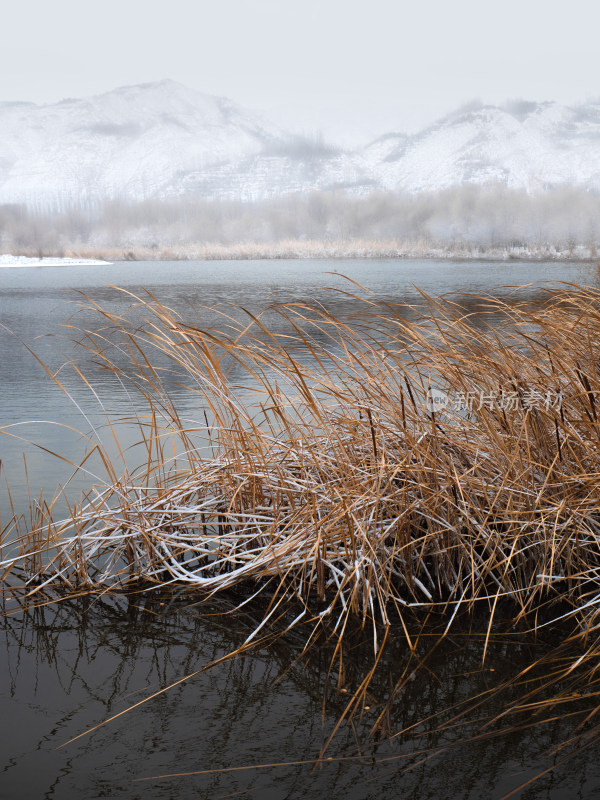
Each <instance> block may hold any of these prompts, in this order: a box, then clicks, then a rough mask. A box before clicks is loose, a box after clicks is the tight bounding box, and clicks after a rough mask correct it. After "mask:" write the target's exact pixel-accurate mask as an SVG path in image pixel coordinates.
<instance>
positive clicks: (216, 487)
mask: <svg viewBox="0 0 600 800" xmlns="http://www.w3.org/2000/svg"><path fill="white" fill-rule="evenodd" d="M137 299H138V301H139V302H141V303H143V304H144V305H145V310H146V311H147V317H148V324H147V325H146V326H144V328H143V329H141V328H140V329H137V330H131V329H130V328H128V326H127V324H126V323H125V322H123V321H122V320H120V319H118V318H116V317H113V316H112V315H111V314H110V313H109V312H107V311H101V313H102V314H103V315H104V317H105V319H106V322H107V326H112V328H113V334H114V331H115V330H118V332H119V334H120V345H119V347H120V350H121V352H124V351H126V352H127V353H128V357H129V359H130V364H129V367H128V368H127V370H126V371H127V372H128V374H129V375H130V376H134V378H135V381H136V382H137V384H138V387H139V388H140V390H141V391H142V392H143V393H144V395H145V397H146V399H147V401H148V404H149V408H150V412H151V415H150V419H151V421H150V422H149V423H148V424H147V425H146V426H144V425H142V424H141V423H140V424H141V429H142V430H143V431H144V439H145V445H146V448H147V460H146V465H145V467H144V469H143V470H142V471H139V470H138V471H137V472H135V473H131V472H126V473H125V474H123V475H118V474H117V473H116V472H115V471H114V468H112V467H111V465H110V464H108V461H107V459H106V457H105V461H106V463H107V466H108V467H109V473H110V474H111V475H112V482H111V483H110V485H107V486H106V487H100V488H96V489H95V490H94V492H91V493H89V494H88V495H87V496H86V498H85V499H84V500H83V501H82V502H81V503H80V504H78V505H77V506H75V507H73V510H72V514H71V516H70V517H69V518H67V519H64V520H58V521H57V520H54V519H53V518H52V513H51V509H52V504H50V505H49V506H48V507H47V508H46V510H45V511H44V512H42V511H40V509H43V508H44V506H43V504H37V505H36V508H37V509H38V511H37V520H36V521H35V524H34V525H32V526H30V530H28V531H27V532H25V533H23V534H20V535H19V536H17V537H16V541H15V542H12V543H10V542H7V541H6V538H8V537H5V541H4V542H3V544H4V553H5V555H6V554H7V553H10V556H9V557H5V559H4V561H3V562H2V564H1V567H2V570H3V573H4V576H5V579H6V578H7V577H8V575H9V574H12V575H13V576H18V577H19V578H20V579H22V580H24V582H25V583H26V584H27V585H31V586H32V590H33V591H35V590H36V588H35V587H37V588H38V589H39V587H40V586H47V585H55V586H57V587H58V586H60V587H61V588H63V589H64V588H66V589H70V590H77V591H80V590H81V589H82V588H84V587H88V588H102V589H103V590H111V589H114V590H118V591H122V590H124V589H126V588H127V587H128V586H130V585H131V584H132V583H133V582H135V583H136V585H138V584H139V582H140V581H142V582H147V583H148V584H152V585H159V586H165V585H169V584H185V585H187V586H189V587H190V588H194V589H198V590H201V591H204V592H208V593H210V594H214V593H216V592H219V591H223V590H229V589H232V588H241V589H242V590H243V592H244V593H245V594H246V595H247V597H248V598H249V597H251V596H253V595H254V594H255V593H257V592H265V593H267V594H268V596H269V598H270V608H269V612H268V614H267V619H268V618H275V617H276V616H277V615H280V614H281V613H282V612H283V609H284V608H288V607H289V602H288V601H290V600H293V601H294V602H295V603H296V605H297V612H298V613H297V615H296V617H295V621H299V620H300V619H306V618H307V617H308V616H314V615H317V617H318V618H321V619H322V618H325V617H330V618H333V619H334V627H335V628H336V629H337V630H339V631H342V630H343V628H344V625H345V624H346V620H347V618H348V617H349V616H358V617H359V618H360V619H361V620H362V621H363V622H366V621H367V620H370V621H371V622H373V623H374V627H373V630H374V632H375V635H376V631H377V624H378V623H382V624H383V625H384V626H388V625H390V624H391V623H392V622H393V621H400V622H401V620H402V614H403V609H405V608H406V607H407V606H411V607H415V606H417V607H419V606H430V605H432V604H438V605H441V606H443V607H444V608H446V609H447V610H448V611H449V612H450V613H456V611H457V610H458V609H459V608H472V607H473V604H474V603H476V602H479V601H482V602H485V603H487V604H488V605H489V606H490V608H491V609H492V611H493V609H494V608H495V607H496V605H497V603H498V602H499V601H500V600H505V599H507V598H509V599H510V600H511V601H512V603H513V604H514V608H515V616H516V618H517V619H519V618H521V617H526V616H528V615H531V614H534V613H537V612H539V611H540V609H542V608H545V607H548V606H552V605H553V604H555V605H556V603H557V601H560V602H561V603H562V604H561V605H557V606H556V608H557V611H556V615H555V616H564V615H565V614H567V615H575V616H576V617H577V619H578V621H579V622H580V623H582V624H584V625H585V626H587V627H588V628H589V627H590V626H595V624H596V618H597V609H598V602H599V601H600V588H599V583H600V582H599V573H598V569H599V566H600V564H599V561H600V559H599V555H600V551H599V543H600V538H599V537H600V512H599V508H600V469H599V463H600V462H599V450H598V448H599V444H600V425H599V422H598V415H599V414H600V393H599V389H600V364H599V360H598V357H597V352H596V350H597V342H598V341H600V302H599V301H600V295H599V294H598V293H597V292H596V291H594V290H592V289H586V288H583V287H570V290H567V289H563V290H562V291H561V292H560V293H556V294H554V295H552V294H549V295H548V302H547V303H546V304H544V306H540V307H538V308H534V309H532V308H530V307H528V306H526V305H518V304H517V305H514V306H508V305H506V304H503V303H502V302H501V301H499V300H492V299H489V300H485V301H483V300H482V301H481V304H482V305H481V308H480V313H479V314H478V315H477V316H472V315H471V314H469V313H467V312H466V310H465V309H464V308H461V307H459V306H456V305H454V304H452V303H451V302H450V301H445V300H441V299H438V300H434V299H432V298H427V302H428V304H429V313H427V314H426V315H424V316H423V317H422V318H421V319H418V320H417V319H415V320H412V321H410V322H409V321H407V319H406V318H405V317H404V316H402V315H401V314H400V313H398V312H397V310H395V309H393V308H389V307H388V308H386V307H383V306H381V305H377V304H375V303H373V302H372V301H369V300H368V299H366V300H363V303H364V304H365V310H366V311H368V312H369V316H368V317H367V318H364V317H363V319H362V321H361V322H357V323H356V324H354V325H350V324H348V323H344V322H342V321H340V320H338V319H335V318H334V317H333V316H331V315H330V314H329V313H328V312H327V311H326V310H325V309H323V308H311V307H309V306H308V305H305V304H302V303H295V304H289V305H286V306H281V307H277V308H275V309H271V311H275V313H277V314H278V315H280V316H281V317H284V318H285V320H286V322H287V332H286V333H285V334H282V333H280V334H276V333H272V332H270V331H269V330H268V329H267V328H266V327H265V326H264V325H263V323H262V322H261V320H260V318H254V317H252V316H250V317H248V319H247V320H244V321H242V322H240V321H239V320H238V321H236V320H235V319H233V318H224V323H226V326H225V327H226V330H225V332H223V331H221V332H219V333H217V332H215V331H203V330H200V329H199V328H198V327H196V326H193V325H190V324H187V323H186V322H185V321H183V320H182V319H180V318H178V317H177V315H176V314H174V313H173V312H171V311H170V310H169V309H168V308H165V307H164V306H162V305H161V304H160V303H158V302H156V301H154V300H153V299H152V298H150V297H148V298H146V299H145V300H141V299H140V298H137ZM486 315H491V316H492V317H493V324H491V323H490V324H489V325H488V324H487V323H486V321H485V320H486ZM499 320H501V322H499ZM85 346H86V347H88V348H89V349H90V350H92V351H93V353H94V355H95V357H96V358H97V359H99V360H101V361H102V362H103V363H104V365H105V366H106V367H107V368H108V369H111V370H113V371H115V372H117V373H119V374H122V373H123V371H124V369H125V368H124V367H123V366H117V365H116V363H114V361H111V355H110V353H111V348H110V347H108V346H107V333H106V332H104V333H102V334H93V333H90V334H89V335H88V337H87V341H86V345H85ZM152 348H158V349H159V350H160V351H161V352H162V354H163V355H166V356H168V357H169V358H170V359H171V360H172V361H173V363H174V364H175V365H177V367H178V369H180V370H181V369H183V370H184V371H185V374H186V376H187V382H188V385H189V391H190V392H194V393H196V394H197V397H198V408H199V409H203V412H204V419H205V420H206V421H205V423H204V424H202V425H200V424H197V425H192V426H189V425H188V426H187V427H186V425H185V424H183V423H182V422H181V420H180V419H179V417H178V413H177V410H176V408H175V407H174V405H173V403H172V402H171V401H170V399H169V397H168V395H167V393H166V391H165V389H164V387H163V385H162V383H161V378H160V373H159V371H158V370H156V369H155V368H154V367H153V366H152V356H151V351H152ZM233 368H235V374H236V382H237V383H241V384H245V385H247V386H250V387H251V393H252V395H253V397H252V401H251V402H250V401H249V400H248V398H243V397H242V396H241V393H240V391H239V390H238V389H236V387H235V386H233V385H232V382H231V380H230V374H231V372H232V369H233ZM240 373H241V374H242V377H241V378H240ZM432 381H433V382H434V383H435V386H436V387H438V388H442V389H444V390H445V391H446V392H447V393H449V394H450V395H451V396H452V397H454V398H459V397H461V398H463V399H464V398H468V399H474V402H473V405H472V407H470V408H467V409H462V410H461V409H455V408H453V407H452V405H450V406H449V407H448V408H445V409H444V408H441V407H438V408H437V410H436V408H435V407H434V408H432V409H431V410H428V408H427V407H426V403H425V398H426V395H427V391H428V388H429V386H430V383H431V382H432ZM549 393H550V395H551V397H552V402H551V403H548V397H549ZM559 393H560V394H559ZM560 397H562V402H560ZM494 398H496V399H494ZM557 398H558V400H557ZM479 406H481V407H479ZM203 412H202V411H201V412H200V414H199V416H202V413H203ZM167 434H169V435H171V436H172V435H175V436H176V439H177V441H178V442H179V443H180V446H181V449H182V451H183V452H184V453H185V462H184V466H183V467H181V462H180V466H179V468H177V467H173V468H171V469H169V468H168V462H167V459H166V458H165V452H164V443H165V437H166V436H167ZM15 547H17V548H18V552H15ZM565 603H566V604H567V605H565Z"/></svg>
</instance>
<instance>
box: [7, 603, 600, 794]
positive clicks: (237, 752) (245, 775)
mask: <svg viewBox="0 0 600 800" xmlns="http://www.w3.org/2000/svg"><path fill="white" fill-rule="evenodd" d="M190 605H191V604H190V600H189V598H188V599H187V602H183V601H181V600H180V601H179V602H178V603H177V602H176V603H170V602H169V601H168V600H166V598H164V597H162V598H156V597H154V598H153V597H148V596H141V597H137V598H130V599H129V600H123V601H115V600H109V599H106V598H101V597H100V598H85V599H82V600H80V601H74V602H73V601H71V602H63V603H60V604H51V605H48V606H44V607H41V608H38V609H35V610H32V611H29V612H27V613H25V614H23V613H14V614H13V613H11V611H10V606H11V603H7V604H6V609H5V613H6V615H7V616H6V617H5V620H4V625H3V631H2V636H3V645H2V649H3V663H4V667H3V670H2V673H3V677H2V688H1V692H0V715H1V716H0V718H1V719H2V722H3V724H2V726H1V727H0V754H1V755H0V797H3V798H4V797H5V798H13V797H27V798H38V797H39V798H42V797H43V798H57V799H58V798H69V800H70V799H71V798H81V797H85V798H100V797H111V798H113V797H114V798H127V799H128V800H134V798H135V800H137V799H138V798H140V800H141V798H143V797H152V798H207V800H209V799H210V800H216V798H226V797H231V796H239V797H248V798H256V800H260V799H261V798H265V799H266V800H283V798H286V799H289V800H295V799H296V798H297V799H298V800H299V799H300V798H325V797H330V798H350V800H366V799H367V798H369V799H370V798H372V799H373V800H375V799H376V798H383V799H384V800H386V799H387V798H390V799H391V798H397V797H403V798H414V799H415V800H421V798H431V799H432V800H433V798H435V799H436V800H451V799H453V798H465V800H466V799H467V798H469V799H471V798H472V799H473V800H475V798H481V797H486V798H500V797H502V796H504V795H505V794H507V793H509V792H510V791H512V790H514V789H516V788H517V787H519V786H521V785H522V784H524V783H526V782H527V781H528V780H530V779H531V778H534V777H536V776H537V775H539V774H540V773H542V772H543V771H544V770H546V769H547V768H548V767H549V766H552V764H553V763H558V762H559V761H560V760H561V758H562V757H563V756H564V753H561V754H560V756H554V757H549V756H548V753H549V752H550V751H551V750H552V748H553V747H556V746H558V745H560V744H561V743H562V741H563V740H564V739H565V738H566V736H567V735H568V733H569V732H570V731H571V730H572V729H573V728H574V727H575V721H574V720H573V719H572V718H571V717H569V718H564V719H561V718H560V714H559V716H558V718H555V719H553V720H551V721H550V722H547V723H545V724H539V723H540V720H539V719H538V724H533V723H535V720H534V719H532V718H531V716H528V715H527V714H521V715H516V716H514V715H513V716H512V717H510V718H509V719H505V720H503V721H501V722H499V723H495V724H492V725H486V722H487V720H488V719H489V718H491V717H493V716H494V715H495V714H499V713H501V712H502V711H503V710H504V709H505V707H506V705H507V704H509V703H511V702H515V701H516V700H518V699H519V698H520V697H521V696H522V695H523V694H525V691H524V689H525V688H527V689H529V690H531V688H532V687H533V685H534V683H535V682H534V681H533V680H531V678H530V680H529V682H528V684H527V685H526V686H525V687H524V686H523V684H522V683H521V684H519V685H516V686H514V685H513V686H510V687H509V688H508V689H507V690H505V691H503V692H497V693H496V692H494V691H491V690H494V689H495V687H497V686H498V685H500V684H501V683H502V682H503V681H505V680H506V681H510V679H512V678H514V676H515V675H516V673H517V672H518V671H519V668H520V665H525V664H530V663H532V662H533V661H535V659H536V658H540V657H542V656H543V655H544V654H545V653H547V652H548V651H549V650H550V649H551V643H550V642H548V641H546V640H545V639H544V637H543V636H542V637H541V638H540V637H538V640H537V641H536V642H533V641H532V639H531V637H527V636H519V635H516V634H515V633H514V632H512V633H510V634H508V635H505V636H503V635H494V636H493V637H492V639H491V640H490V642H489V644H488V651H487V654H486V660H485V664H484V665H483V666H482V660H481V657H482V653H483V637H482V636H477V635H474V634H472V633H470V632H469V629H468V627H467V626H465V625H461V624H457V625H456V626H455V628H454V630H453V631H452V634H451V635H450V636H449V637H447V638H446V639H444V640H443V642H442V644H435V643H436V641H437V638H438V636H437V635H436V632H435V630H434V626H433V625H432V624H431V622H430V623H429V624H428V627H427V628H426V630H427V632H428V635H424V636H423V637H422V640H421V641H420V642H419V644H418V646H417V647H416V648H415V652H414V653H413V654H411V652H410V650H409V648H408V647H407V645H406V640H405V639H404V637H402V636H399V637H398V638H397V639H395V640H394V641H392V642H391V643H389V646H388V647H387V648H386V651H385V656H384V663H383V664H382V665H381V669H380V671H379V673H378V676H377V677H376V678H375V680H374V681H373V683H372V684H371V686H370V687H369V690H368V692H367V695H366V698H365V701H364V702H363V703H362V704H361V707H360V709H359V712H358V713H357V714H356V715H355V717H354V719H353V721H352V723H351V724H344V725H342V726H341V728H340V730H339V731H338V733H337V735H336V737H335V738H334V740H333V742H332V743H331V745H330V747H329V749H328V750H327V752H326V754H325V759H331V760H330V761H321V762H320V763H319V764H318V765H317V766H315V761H316V760H317V759H318V758H319V753H320V750H321V748H322V747H323V745H324V744H325V742H326V741H327V739H328V737H329V735H330V734H331V733H332V731H333V730H334V727H335V725H336V723H337V721H338V719H339V718H340V717H341V716H342V714H343V712H344V709H345V706H346V703H347V702H348V698H349V697H350V696H351V694H352V693H353V692H354V691H355V690H356V689H357V688H358V686H359V685H360V682H361V681H362V679H363V678H364V675H365V673H366V671H367V669H368V667H369V666H370V665H371V663H372V661H373V652H372V649H371V642H370V641H366V642H365V641H364V637H363V640H362V641H361V637H360V634H359V635H357V637H356V643H355V644H352V641H351V639H350V641H351V646H350V647H349V652H348V655H347V657H346V658H345V659H344V671H343V676H342V679H341V680H340V682H339V683H336V678H337V677H338V675H339V670H334V672H333V673H332V676H331V679H330V680H329V681H328V680H327V675H328V671H329V666H330V663H331V659H332V656H333V647H332V646H331V645H327V646H324V647H322V648H319V647H313V648H311V650H310V655H308V656H304V657H303V656H302V655H301V652H302V645H303V643H304V639H303V636H302V632H296V633H295V634H294V636H289V637H288V638H287V639H286V638H285V637H283V638H281V639H279V640H277V641H275V642H274V643H272V644H270V646H269V647H268V648H264V649H262V650H260V649H259V650H257V651H254V652H251V653H249V654H247V655H245V656H237V657H235V658H233V659H231V660H227V661H224V662H222V663H220V664H216V665H215V666H212V667H209V668H207V669H205V668H206V667H207V665H210V664H211V663H213V662H215V661H218V660H219V659H220V658H222V657H223V656H225V655H227V654H228V653H230V652H232V651H234V650H236V649H237V648H239V647H240V646H241V645H242V643H243V642H244V640H245V638H246V636H247V635H248V633H249V631H250V630H251V629H252V627H253V626H254V625H255V624H256V623H257V622H258V619H259V618H258V617H257V618H256V619H253V618H252V612H251V611H249V612H248V615H247V617H246V618H244V615H243V614H242V615H239V614H238V615H236V616H235V617H229V616H227V615H226V614H225V613H223V612H225V611H226V610H227V609H225V608H223V606H221V608H220V609H217V608H216V607H214V608H212V609H206V608H204V607H197V606H196V607H194V606H193V605H191V607H190ZM219 611H220V613H219ZM207 612H210V613H207ZM415 630H416V628H415ZM434 645H435V646H434ZM203 669H204V671H201V672H199V673H198V674H193V673H195V672H196V671H198V670H203ZM188 675H192V677H190V678H188V679H187V680H184V681H183V682H181V683H178V684H177V683H176V682H177V681H180V680H181V679H182V678H184V677H185V676H188ZM173 684H176V685H173ZM168 686H172V688H170V689H169V690H168V691H166V692H164V693H161V694H159V695H158V696H156V697H154V698H152V699H149V700H148V701H147V702H145V703H142V704H141V705H139V706H137V707H136V708H132V710H130V711H129V712H127V713H126V714H123V715H122V716H120V717H116V718H113V719H112V720H111V721H109V722H107V723H106V724H105V725H102V726H101V727H99V728H97V729H96V730H91V729H93V728H94V726H96V725H100V724H101V723H102V722H104V721H105V720H109V719H110V718H111V717H115V715H118V714H119V713H120V712H122V711H124V710H125V709H127V708H130V707H132V706H134V705H135V704H136V703H139V702H141V701H143V700H145V699H146V698H151V696H152V695H153V694H154V693H156V692H158V691H159V690H160V689H163V688H165V687H168ZM394 687H396V688H395V690H394V691H393V688H394ZM541 697H543V695H542V696H541ZM472 698H480V699H481V698H483V702H479V703H478V702H476V701H473V700H472ZM538 699H539V698H538ZM468 701H470V702H468ZM465 702H467V705H466V706H463V705H462V704H463V703H465ZM574 710H578V711H579V716H577V717H576V721H579V720H580V719H581V718H582V713H583V712H584V711H585V706H583V707H582V708H580V709H574V708H573V707H572V706H570V707H569V711H571V712H572V711H574ZM588 710H589V709H588ZM384 711H385V713H384V714H383V717H384V720H385V722H384V731H383V732H382V733H381V734H380V735H379V736H377V737H374V736H373V734H372V730H371V729H372V726H373V724H374V722H375V721H376V720H377V719H378V717H380V716H381V715H382V712H384ZM548 716H549V717H552V716H553V715H552V714H548ZM503 728H504V729H508V730H505V731H504V732H502V729H503ZM89 730H91V732H89V733H88V734H86V735H84V736H81V738H79V739H76V740H75V741H70V740H71V739H73V738H74V737H77V736H80V734H82V733H85V732H86V731H89ZM401 731H405V733H404V734H403V735H397V734H398V732H401ZM469 740H471V741H469ZM597 754H598V748H597V747H595V748H591V749H589V750H587V751H585V752H582V753H578V752H577V750H576V751H575V752H574V753H573V752H571V754H570V757H569V759H568V760H567V761H566V762H565V763H563V764H558V765H557V766H556V768H555V769H554V770H553V771H552V772H551V773H549V774H546V775H543V776H542V777H540V778H539V780H537V781H536V782H534V783H533V784H532V785H530V786H529V787H527V788H526V789H523V790H522V791H520V792H518V793H517V794H516V795H514V796H516V797H523V798H540V799H541V798H552V800H559V799H560V800H562V799H563V798H565V800H566V799H567V798H588V797H592V796H595V795H594V792H595V791H600V764H599V763H598V761H597V758H596V756H597ZM294 762H295V763H294ZM298 762H300V763H298ZM273 764H275V765H278V766H265V767H262V768H259V769H237V768H238V767H246V768H247V767H256V766H259V765H273ZM190 772H203V774H196V775H190V774H187V775H178V773H190ZM165 775H166V776H170V777H155V776H165Z"/></svg>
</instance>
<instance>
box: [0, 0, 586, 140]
mask: <svg viewBox="0 0 600 800" xmlns="http://www.w3.org/2000/svg"><path fill="white" fill-rule="evenodd" d="M2 28H3V36H2V44H1V46H0V99H1V100H32V101H35V102H44V103H48V102H56V101H58V100H61V99H63V98H65V97H81V96H85V95H90V94H96V93H99V92H104V91H108V90H110V89H112V88H115V87H117V86H122V85H127V84H135V83H145V82H148V81H154V80H160V79H162V78H172V79H174V80H177V81H180V82H181V83H184V84H186V85H188V86H191V87H193V88H196V89H199V90H201V91H204V92H208V93H211V94H218V95H225V96H227V97H230V98H232V99H233V100H235V101H237V102H238V103H241V104H242V105H245V106H249V107H252V108H256V109H260V110H263V111H265V112H267V114H268V115H269V116H270V117H271V118H273V119H274V120H276V121H278V122H283V123H285V124H289V125H293V126H294V127H296V128H297V129H301V130H304V131H306V132H314V131H316V130H319V129H321V130H323V131H324V132H325V133H326V134H328V135H330V136H337V137H338V138H339V137H340V136H341V137H344V136H346V137H347V138H352V137H353V136H355V135H356V136H358V135H360V134H361V133H363V132H364V133H365V134H366V135H369V134H370V133H371V132H373V133H379V132H382V131H383V130H386V129H391V128H396V129H414V128H416V127H418V126H420V125H422V124H424V123H426V122H429V121H432V120H433V119H434V118H436V117H437V116H440V115H441V114H443V113H445V112H447V111H449V110H451V109H452V108H454V107H456V106H457V105H460V104H462V103H464V102H468V101H470V100H473V99H476V98H480V99H482V100H484V101H485V102H491V103H500V102H502V101H503V100H506V99H513V98H518V97H523V98H526V99H532V100H544V99H554V100H559V101H562V102H567V103H569V102H577V101H580V100H585V99H587V98H590V97H597V96H599V95H600V69H599V64H600V54H599V48H598V38H599V33H600V3H598V2H597V0H569V2H567V1H566V0H168V2H160V1H159V2H153V1H152V0H144V1H143V2H141V1H140V0H102V1H101V2H95V3H88V2H85V0H52V1H51V2H49V1H48V0H14V2H10V3H4V4H3V9H2Z"/></svg>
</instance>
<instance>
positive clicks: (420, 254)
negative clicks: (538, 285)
mask: <svg viewBox="0 0 600 800" xmlns="http://www.w3.org/2000/svg"><path fill="white" fill-rule="evenodd" d="M17 253H18V254H17V256H13V258H28V259H29V260H35V261H37V262H39V261H40V259H39V258H35V254H34V253H33V252H32V251H31V250H27V249H24V250H23V251H17ZM325 258H327V259H340V260H344V259H358V258H364V259H383V258H386V259H396V258H397V259H428V260H431V259H436V260H444V261H490V262H493V261H526V262H536V261H572V262H588V261H596V260H597V259H598V251H597V248H596V246H587V245H576V246H573V247H565V248H560V247H554V246H552V245H546V244H544V245H519V246H514V247H469V246H457V245H452V246H434V245H429V244H427V243H426V242H402V241H396V240H390V241H368V240H352V241H331V242H329V241H320V240H304V239H290V240H286V241H280V242H262V243H261V242H241V243H239V244H229V245H225V244H218V243H210V242H209V243H197V244H182V245H172V246H156V247H147V246H141V245H132V246H128V245H125V246H123V247H110V248H107V247H102V246H98V247H93V246H89V245H82V246H81V247H77V246H73V247H72V248H69V249H67V250H65V251H61V252H60V253H53V252H52V251H49V253H48V255H47V256H46V257H45V258H44V259H42V261H43V262H44V263H48V262H49V261H50V260H52V261H57V260H58V261H60V262H61V263H66V262H71V263H107V262H108V263H112V262H115V261H247V260H261V259H262V260H264V259H273V260H280V259H325ZM32 265H33V264H32ZM40 265H41V264H39V263H38V266H40ZM0 266H2V257H0ZM13 266H17V265H13Z"/></svg>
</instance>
